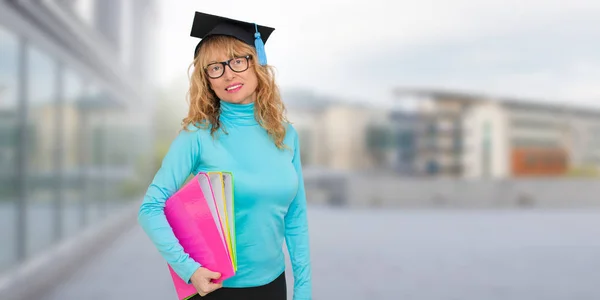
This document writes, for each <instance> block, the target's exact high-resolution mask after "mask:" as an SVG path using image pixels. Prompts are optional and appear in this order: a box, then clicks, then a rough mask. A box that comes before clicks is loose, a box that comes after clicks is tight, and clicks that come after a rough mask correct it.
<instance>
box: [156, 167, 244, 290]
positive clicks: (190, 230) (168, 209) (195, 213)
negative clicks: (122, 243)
mask: <svg viewBox="0 0 600 300" xmlns="http://www.w3.org/2000/svg"><path fill="white" fill-rule="evenodd" d="M200 176H206V174H203V173H201V174H198V175H196V176H195V177H194V178H193V179H191V180H190V181H189V182H188V183H186V184H185V185H184V186H183V187H182V188H181V189H179V190H178V191H177V192H176V193H174V194H173V195H172V196H171V197H170V198H169V199H168V200H167V202H166V204H165V215H166V217H167V221H168V222H169V224H170V226H171V227H172V229H173V232H174V233H175V236H176V237H177V239H178V240H179V243H180V244H181V246H182V247H183V249H184V251H185V252H186V253H187V254H189V256H190V257H191V258H192V259H194V260H195V261H197V262H198V263H200V264H201V265H202V266H203V267H205V268H207V269H209V270H211V271H215V272H219V273H221V277H220V278H219V279H218V280H215V282H216V283H219V282H222V281H223V280H225V279H227V278H230V277H232V276H233V275H234V273H235V271H234V268H233V263H232V261H231V259H230V255H229V252H228V249H227V246H226V245H225V244H224V242H223V236H222V234H221V232H222V231H221V230H222V228H218V226H219V227H220V226H221V225H220V224H221V222H220V221H219V219H218V218H217V219H215V215H214V210H213V212H211V205H213V207H214V198H212V197H211V198H209V199H207V198H206V197H205V194H207V195H211V194H212V192H209V193H205V192H207V191H204V192H203V190H202V188H201V185H200V183H199V179H200ZM208 201H212V202H213V203H210V202H208ZM220 229H221V230H220ZM169 271H170V273H171V277H172V279H173V283H174V285H175V290H176V292H177V296H178V298H179V299H180V300H183V299H187V298H190V297H191V296H193V295H195V294H196V293H197V291H196V289H195V288H194V286H193V285H192V284H191V283H190V284H187V283H186V282H184V281H183V280H182V279H181V278H180V277H179V275H177V274H176V273H175V271H174V270H173V269H172V268H171V266H169Z"/></svg>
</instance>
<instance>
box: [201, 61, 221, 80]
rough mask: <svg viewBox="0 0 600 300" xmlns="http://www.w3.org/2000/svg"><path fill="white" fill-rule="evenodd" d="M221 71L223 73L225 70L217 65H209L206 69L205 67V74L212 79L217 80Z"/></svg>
mask: <svg viewBox="0 0 600 300" xmlns="http://www.w3.org/2000/svg"><path fill="white" fill-rule="evenodd" d="M223 71H225V69H224V68H223V65H222V64H219V63H216V64H210V65H208V67H206V74H207V75H208V76H209V77H212V78H217V77H219V76H221V75H223Z"/></svg>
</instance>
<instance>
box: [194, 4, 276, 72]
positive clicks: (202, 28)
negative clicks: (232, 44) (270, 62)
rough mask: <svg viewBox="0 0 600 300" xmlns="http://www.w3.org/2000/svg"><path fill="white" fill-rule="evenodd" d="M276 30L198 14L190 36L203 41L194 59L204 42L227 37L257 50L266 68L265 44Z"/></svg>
mask: <svg viewBox="0 0 600 300" xmlns="http://www.w3.org/2000/svg"><path fill="white" fill-rule="evenodd" d="M274 30H275V29H274V28H271V27H266V26H260V25H257V24H255V23H249V22H243V21H239V20H234V19H229V18H225V17H221V16H215V15H210V14H206V13H201V12H196V14H195V16H194V23H193V24H192V32H191V33H190V35H191V36H192V37H196V38H200V39H201V41H200V42H199V43H198V45H196V49H195V50H194V58H196V55H198V50H199V49H200V46H201V44H202V41H204V40H205V39H206V38H207V37H209V36H212V35H227V36H231V37H234V38H237V39H238V40H240V41H242V42H244V43H246V44H248V45H250V46H253V47H254V48H256V53H257V54H258V60H259V63H260V64H261V65H263V66H264V65H266V64H267V56H266V54H265V48H264V47H265V43H266V42H267V39H268V38H269V36H270V35H271V33H272V32H273V31H274Z"/></svg>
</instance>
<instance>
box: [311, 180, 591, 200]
mask: <svg viewBox="0 0 600 300" xmlns="http://www.w3.org/2000/svg"><path fill="white" fill-rule="evenodd" d="M342 181H343V183H338V184H335V185H333V184H331V185H329V186H327V187H322V188H320V189H317V188H314V187H313V186H312V185H309V186H308V187H307V190H308V191H307V195H308V197H309V198H308V201H311V202H319V203H328V202H329V201H331V199H334V198H337V200H336V201H337V202H338V203H339V202H340V200H339V199H340V198H342V199H343V205H345V206H351V207H372V206H382V207H406V208H410V207H413V208H431V207H440V208H444V207H448V208H526V207H536V208H590V207H595V208H600V180H598V179H523V180H512V179H511V180H463V179H440V180H429V179H398V178H397V177H392V176H352V177H346V178H345V179H344V180H342ZM327 188H330V192H331V194H327V193H325V192H324V191H325V190H327ZM313 195H314V197H313V198H311V197H312V196H313Z"/></svg>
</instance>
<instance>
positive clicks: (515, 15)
mask: <svg viewBox="0 0 600 300" xmlns="http://www.w3.org/2000/svg"><path fill="white" fill-rule="evenodd" d="M195 11H202V12H206V13H210V14H217V15H223V16H226V17H230V18H233V19H240V20H244V21H249V22H256V23H259V24H261V25H267V26H271V27H274V28H275V31H274V33H273V34H272V35H271V37H270V38H269V40H268V42H267V43H266V47H265V48H266V52H267V56H268V61H269V64H271V65H273V66H274V67H275V68H276V70H277V82H278V83H279V85H280V86H281V87H282V89H292V88H306V89H310V90H313V91H315V92H317V93H321V94H324V95H329V96H337V97H340V98H343V99H352V100H359V101H392V100H393V96H392V90H393V89H394V88H436V89H444V90H458V91H467V92H476V93H483V94H489V95H492V96H499V97H522V98H528V99H531V100H535V101H554V102H561V103H564V102H565V101H567V102H569V103H574V104H581V105H592V102H599V104H597V106H600V101H599V100H600V89H599V88H598V86H599V84H598V83H600V30H599V29H598V28H600V1H597V0H590V1H585V0H573V1H569V2H567V1H562V0H559V1H556V0H528V1H515V0H486V1H473V0H455V1H446V0H422V1H405V0H398V1H383V0H369V1H337V0H336V1H324V0H321V1H318V0H306V1H296V2H288V3H286V2H284V1H266V0H265V1H262V0H255V1H239V0H231V1H227V2H223V1H199V0H177V1H167V0H159V10H158V13H159V15H158V17H159V18H158V20H157V22H158V24H157V25H158V36H159V37H160V39H159V40H160V43H159V45H158V47H159V49H158V55H159V57H158V61H159V80H160V83H161V84H162V85H165V86H169V85H172V84H173V83H174V82H176V83H177V84H186V82H185V81H186V76H187V68H188V66H189V64H190V63H191V59H192V56H193V49H194V47H195V45H196V43H197V42H198V40H197V39H194V38H192V37H190V36H189V32H190V28H191V23H192V20H193V15H194V12H195ZM181 81H183V82H181Z"/></svg>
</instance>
